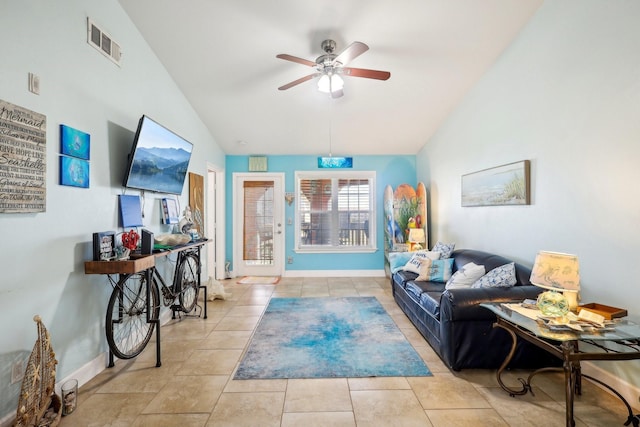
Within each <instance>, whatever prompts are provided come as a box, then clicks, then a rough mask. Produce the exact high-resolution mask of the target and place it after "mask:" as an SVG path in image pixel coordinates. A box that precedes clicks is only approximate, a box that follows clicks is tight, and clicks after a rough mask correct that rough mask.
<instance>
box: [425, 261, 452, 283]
mask: <svg viewBox="0 0 640 427" xmlns="http://www.w3.org/2000/svg"><path fill="white" fill-rule="evenodd" d="M452 267H453V258H449V259H437V260H435V261H432V260H430V259H425V260H423V261H422V265H421V266H420V274H418V277H417V278H416V280H423V281H426V282H443V283H445V282H446V281H447V280H449V279H450V278H451V269H452Z"/></svg>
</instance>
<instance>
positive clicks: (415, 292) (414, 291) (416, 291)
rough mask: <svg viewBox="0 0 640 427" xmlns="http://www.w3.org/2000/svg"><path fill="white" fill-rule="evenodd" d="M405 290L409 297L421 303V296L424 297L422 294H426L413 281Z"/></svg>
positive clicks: (408, 283)
mask: <svg viewBox="0 0 640 427" xmlns="http://www.w3.org/2000/svg"><path fill="white" fill-rule="evenodd" d="M404 289H405V290H406V291H407V293H408V294H409V296H411V297H412V298H413V299H414V300H416V301H420V295H422V292H424V291H423V290H422V288H421V287H420V286H419V285H417V284H416V282H414V281H413V280H411V281H409V282H407V283H406V284H405V285H404Z"/></svg>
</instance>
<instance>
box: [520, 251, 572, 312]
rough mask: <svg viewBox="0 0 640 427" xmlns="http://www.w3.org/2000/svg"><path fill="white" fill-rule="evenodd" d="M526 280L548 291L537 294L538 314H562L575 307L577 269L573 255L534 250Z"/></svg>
mask: <svg viewBox="0 0 640 427" xmlns="http://www.w3.org/2000/svg"><path fill="white" fill-rule="evenodd" d="M529 280H530V281H531V283H533V284H534V285H536V286H539V287H541V288H544V289H549V290H550V291H547V292H543V293H542V294H540V296H539V297H538V307H540V311H541V312H542V314H544V315H553V316H562V315H564V314H566V313H567V311H568V310H571V311H575V310H576V309H577V307H578V294H579V292H580V270H579V265H578V257H577V256H576V255H570V254H563V253H558V252H547V251H540V252H538V255H536V260H535V262H534V264H533V269H532V271H531V278H530V279H529ZM558 292H561V294H558ZM560 295H562V296H561V297H560ZM545 311H546V313H545ZM562 311H564V313H562Z"/></svg>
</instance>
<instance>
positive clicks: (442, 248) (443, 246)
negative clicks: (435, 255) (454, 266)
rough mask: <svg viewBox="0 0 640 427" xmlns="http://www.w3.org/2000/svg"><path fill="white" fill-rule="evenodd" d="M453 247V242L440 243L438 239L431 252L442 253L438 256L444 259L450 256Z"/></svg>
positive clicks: (454, 245)
mask: <svg viewBox="0 0 640 427" xmlns="http://www.w3.org/2000/svg"><path fill="white" fill-rule="evenodd" d="M455 247H456V244H455V243H442V242H440V241H438V242H437V243H436V244H435V245H434V246H433V248H432V249H431V250H432V251H433V252H440V253H441V254H442V255H441V256H440V258H441V259H445V258H451V253H452V252H453V250H454V249H455Z"/></svg>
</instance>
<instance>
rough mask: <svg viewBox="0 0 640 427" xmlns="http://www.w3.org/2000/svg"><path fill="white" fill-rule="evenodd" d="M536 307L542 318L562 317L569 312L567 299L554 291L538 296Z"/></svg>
mask: <svg viewBox="0 0 640 427" xmlns="http://www.w3.org/2000/svg"><path fill="white" fill-rule="evenodd" d="M536 305H537V306H538V308H539V309H540V313H542V315H543V316H549V317H564V316H565V315H566V314H567V313H568V312H569V303H568V302H567V298H566V297H565V296H564V295H563V294H561V293H560V292H556V291H546V292H543V293H541V294H540V295H538V300H537V302H536Z"/></svg>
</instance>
